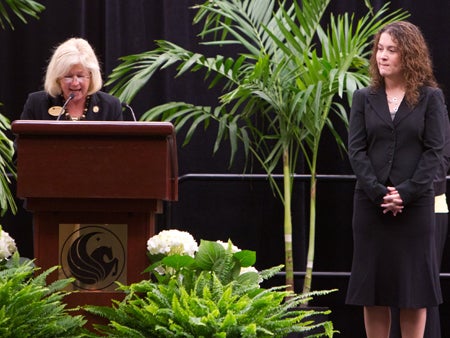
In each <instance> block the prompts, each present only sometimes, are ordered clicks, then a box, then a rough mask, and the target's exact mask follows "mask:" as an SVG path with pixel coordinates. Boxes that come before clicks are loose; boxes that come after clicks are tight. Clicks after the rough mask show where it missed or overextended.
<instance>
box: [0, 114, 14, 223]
mask: <svg viewBox="0 0 450 338" xmlns="http://www.w3.org/2000/svg"><path fill="white" fill-rule="evenodd" d="M10 128H11V126H10V123H9V120H8V119H7V118H6V117H5V116H4V115H2V114H0V208H1V211H0V215H4V214H5V212H6V211H7V210H8V209H9V210H11V212H12V213H13V214H15V213H16V212H17V205H16V202H15V200H14V196H13V194H12V192H11V188H10V185H11V183H12V182H11V179H10V176H11V177H12V178H13V179H15V178H16V170H15V165H14V163H13V156H14V144H13V142H12V141H11V140H10V139H9V138H8V137H7V136H6V134H5V131H6V130H9V129H10Z"/></svg>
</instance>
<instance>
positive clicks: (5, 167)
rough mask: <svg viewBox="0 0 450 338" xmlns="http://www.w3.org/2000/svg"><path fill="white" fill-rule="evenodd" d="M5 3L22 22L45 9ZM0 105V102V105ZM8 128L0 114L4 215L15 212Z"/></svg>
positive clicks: (4, 17)
mask: <svg viewBox="0 0 450 338" xmlns="http://www.w3.org/2000/svg"><path fill="white" fill-rule="evenodd" d="M5 5H7V7H9V9H10V10H11V12H12V13H13V14H14V15H15V16H17V17H18V18H19V19H20V20H21V21H22V22H23V23H27V20H26V17H25V16H26V15H28V16H31V17H33V18H38V14H39V13H40V12H42V11H43V10H44V9H45V7H44V6H43V5H41V4H40V3H38V2H36V1H33V0H11V1H6V2H5ZM7 26H9V27H10V28H11V29H14V24H13V22H12V18H11V14H10V12H9V11H8V10H6V8H5V6H3V4H0V27H1V28H2V29H6V27H7ZM2 105H3V104H2V103H1V102H0V106H2ZM10 129H11V125H10V121H9V120H8V119H7V118H6V117H5V116H4V115H2V114H0V215H4V214H5V212H6V211H7V210H8V209H10V210H11V212H12V213H13V214H15V213H16V212H17V206H16V203H15V201H14V196H13V194H12V193H11V189H10V187H9V185H10V183H11V180H10V178H9V176H8V174H11V176H12V177H13V178H15V177H16V171H15V167H14V164H13V156H14V147H13V142H12V141H11V140H10V139H8V137H7V136H6V134H5V132H6V131H8V130H10Z"/></svg>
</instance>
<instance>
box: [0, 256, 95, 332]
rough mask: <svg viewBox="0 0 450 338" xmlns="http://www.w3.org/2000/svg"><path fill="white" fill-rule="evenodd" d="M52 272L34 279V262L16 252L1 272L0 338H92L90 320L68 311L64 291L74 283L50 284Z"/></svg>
mask: <svg viewBox="0 0 450 338" xmlns="http://www.w3.org/2000/svg"><path fill="white" fill-rule="evenodd" d="M56 269H57V267H53V268H50V269H48V270H46V271H44V272H43V273H41V274H39V275H36V276H34V273H35V271H36V269H35V267H34V265H33V262H32V261H30V260H23V259H21V258H20V256H19V253H18V252H17V251H16V252H15V253H14V254H13V256H12V258H11V259H10V260H9V261H7V263H6V264H5V265H2V270H1V271H0V337H3V338H9V337H11V338H15V337H21V338H26V337H34V338H37V337H42V338H44V337H45V338H51V337H55V338H60V337H88V336H89V335H90V333H89V332H88V331H87V330H86V329H84V328H83V326H84V324H85V323H86V320H85V319H84V318H83V317H82V316H81V315H74V316H72V315H71V313H70V310H69V309H66V308H65V304H64V303H63V297H64V295H65V294H66V292H64V291H63V289H64V288H65V287H66V286H67V285H68V284H70V283H71V282H72V280H70V279H62V280H57V281H55V282H53V283H51V284H49V285H48V284H47V282H46V278H47V276H48V275H49V274H50V273H52V272H53V271H54V270H56Z"/></svg>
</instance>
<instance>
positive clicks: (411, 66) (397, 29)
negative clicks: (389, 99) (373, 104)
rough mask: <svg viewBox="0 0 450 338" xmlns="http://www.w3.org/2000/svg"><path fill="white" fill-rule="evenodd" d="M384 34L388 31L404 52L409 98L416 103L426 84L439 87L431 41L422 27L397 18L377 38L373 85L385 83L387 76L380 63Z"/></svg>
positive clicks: (377, 85) (407, 99) (400, 50)
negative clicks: (379, 49) (426, 38)
mask: <svg viewBox="0 0 450 338" xmlns="http://www.w3.org/2000/svg"><path fill="white" fill-rule="evenodd" d="M382 33H388V34H389V35H390V36H391V37H392V40H394V41H395V42H396V43H397V48H398V50H399V52H400V57H401V62H402V70H403V76H404V78H405V81H406V88H405V100H406V102H407V103H408V105H410V106H415V105H416V104H417V102H418V100H419V94H420V93H419V90H420V87H423V86H431V87H437V82H436V79H435V77H434V74H433V62H432V60H431V57H430V52H429V50H428V46H427V43H426V41H425V38H424V37H423V34H422V32H421V31H420V29H419V27H417V26H415V25H413V24H412V23H410V22H407V21H397V22H394V23H390V24H388V25H386V26H384V27H383V28H382V29H381V30H380V31H379V32H378V33H377V34H376V35H375V38H374V43H373V48H372V56H371V58H370V75H371V78H372V86H373V87H374V88H380V87H382V86H384V78H383V77H382V76H381V75H380V73H379V71H378V66H377V60H376V54H377V49H378V43H379V41H380V36H381V34H382Z"/></svg>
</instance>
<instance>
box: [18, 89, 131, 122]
mask: <svg viewBox="0 0 450 338" xmlns="http://www.w3.org/2000/svg"><path fill="white" fill-rule="evenodd" d="M63 104H64V100H63V98H62V97H60V96H58V97H51V96H50V95H48V94H47V93H46V92H44V91H39V92H34V93H31V94H29V95H28V98H27V101H26V102H25V105H24V108H23V112H22V114H21V116H20V119H22V120H56V118H57V117H56V116H52V115H50V114H49V112H48V111H49V108H51V107H61V106H62V105H63ZM86 120H88V121H121V120H123V117H122V105H121V103H120V101H119V99H118V98H116V97H114V96H112V95H109V94H107V93H104V92H97V93H95V94H92V95H91V99H90V101H89V107H88V110H87V111H86Z"/></svg>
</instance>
